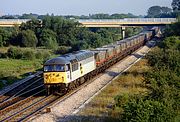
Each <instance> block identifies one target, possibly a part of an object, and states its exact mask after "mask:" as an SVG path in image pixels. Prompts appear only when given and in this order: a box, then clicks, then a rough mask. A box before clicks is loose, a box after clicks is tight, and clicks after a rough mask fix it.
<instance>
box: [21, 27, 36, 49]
mask: <svg viewBox="0 0 180 122" xmlns="http://www.w3.org/2000/svg"><path fill="white" fill-rule="evenodd" d="M20 35H21V45H22V46H24V47H36V45H37V43H38V40H37V37H36V35H35V33H34V32H33V31H32V30H29V29H28V30H23V31H22V32H21V33H20Z"/></svg>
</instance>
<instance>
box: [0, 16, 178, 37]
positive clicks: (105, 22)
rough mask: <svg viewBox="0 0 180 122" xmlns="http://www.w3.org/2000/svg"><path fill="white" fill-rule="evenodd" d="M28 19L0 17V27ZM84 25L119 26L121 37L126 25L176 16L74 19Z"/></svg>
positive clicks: (171, 20)
mask: <svg viewBox="0 0 180 122" xmlns="http://www.w3.org/2000/svg"><path fill="white" fill-rule="evenodd" d="M29 20H30V19H0V27H13V26H15V25H17V26H19V25H21V24H22V23H26V22H27V21H29ZM74 21H77V22H79V23H81V24H82V26H85V27H120V28H121V29H122V35H123V38H124V37H125V28H126V27H129V26H130V27H135V26H162V25H168V24H172V23H174V22H176V21H177V19H176V18H124V19H78V20H77V19H74Z"/></svg>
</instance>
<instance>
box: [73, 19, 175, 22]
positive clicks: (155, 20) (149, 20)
mask: <svg viewBox="0 0 180 122" xmlns="http://www.w3.org/2000/svg"><path fill="white" fill-rule="evenodd" d="M76 21H78V22H80V23H82V22H176V21H177V19H176V18H125V19H79V20H76Z"/></svg>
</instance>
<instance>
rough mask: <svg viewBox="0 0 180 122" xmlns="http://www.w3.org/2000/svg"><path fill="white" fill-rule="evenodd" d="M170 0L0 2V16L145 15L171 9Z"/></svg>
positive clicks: (7, 0)
mask: <svg viewBox="0 0 180 122" xmlns="http://www.w3.org/2000/svg"><path fill="white" fill-rule="evenodd" d="M171 2H172V0H1V2H0V15H7V14H9V15H15V14H18V15H22V14H24V13H34V14H41V15H45V14H52V13H53V14H54V15H89V14H97V13H106V14H114V13H125V14H127V13H132V14H134V15H146V14H147V10H148V8H149V7H151V6H154V5H158V6H166V7H170V8H171Z"/></svg>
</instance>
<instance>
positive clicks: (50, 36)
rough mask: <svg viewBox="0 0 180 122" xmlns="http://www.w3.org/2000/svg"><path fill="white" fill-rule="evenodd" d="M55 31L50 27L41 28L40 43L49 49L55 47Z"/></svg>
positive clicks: (56, 44)
mask: <svg viewBox="0 0 180 122" xmlns="http://www.w3.org/2000/svg"><path fill="white" fill-rule="evenodd" d="M56 37H57V35H56V33H55V32H53V31H52V30H50V29H43V30H42V32H41V34H40V44H41V45H43V46H45V47H46V48H49V49H56V48H57V46H58V43H57V40H56Z"/></svg>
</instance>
